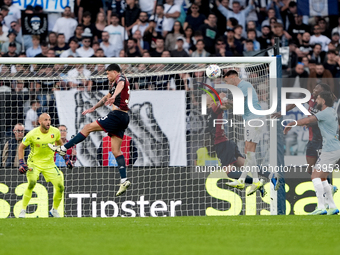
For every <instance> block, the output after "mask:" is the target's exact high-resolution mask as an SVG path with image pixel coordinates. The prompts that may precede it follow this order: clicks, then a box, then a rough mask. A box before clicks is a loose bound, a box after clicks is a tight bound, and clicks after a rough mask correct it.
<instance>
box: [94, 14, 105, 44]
mask: <svg viewBox="0 0 340 255" xmlns="http://www.w3.org/2000/svg"><path fill="white" fill-rule="evenodd" d="M106 26H107V23H106V20H105V15H104V13H102V12H99V13H98V14H97V19H96V24H95V30H94V41H95V42H97V41H99V42H101V41H102V33H103V31H104V28H105V27H106Z"/></svg>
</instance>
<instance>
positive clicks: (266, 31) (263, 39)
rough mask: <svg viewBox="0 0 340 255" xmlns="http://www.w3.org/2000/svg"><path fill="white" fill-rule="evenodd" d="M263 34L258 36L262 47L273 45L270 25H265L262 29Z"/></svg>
mask: <svg viewBox="0 0 340 255" xmlns="http://www.w3.org/2000/svg"><path fill="white" fill-rule="evenodd" d="M261 33H262V35H261V36H260V37H258V38H257V41H258V42H259V43H260V48H261V50H262V49H267V48H268V47H270V46H271V42H270V38H271V35H272V34H271V31H270V26H263V27H262V29H261Z"/></svg>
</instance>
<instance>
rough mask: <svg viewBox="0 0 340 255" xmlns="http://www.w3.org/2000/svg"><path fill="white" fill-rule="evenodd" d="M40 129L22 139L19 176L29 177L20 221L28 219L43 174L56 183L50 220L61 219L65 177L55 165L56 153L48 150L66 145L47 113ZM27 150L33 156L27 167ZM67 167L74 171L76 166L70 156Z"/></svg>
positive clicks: (42, 117)
mask: <svg viewBox="0 0 340 255" xmlns="http://www.w3.org/2000/svg"><path fill="white" fill-rule="evenodd" d="M39 124H40V126H39V127H36V128H34V129H32V130H31V131H30V132H28V134H27V135H26V136H25V137H24V138H23V139H22V142H21V144H20V145H19V152H18V157H19V165H20V167H19V172H20V173H21V174H24V173H26V176H27V182H28V183H27V184H28V185H27V188H26V190H25V193H24V197H23V199H22V209H21V211H20V214H19V218H25V216H26V207H27V205H28V203H29V201H30V200H31V197H32V191H33V189H34V186H35V184H36V183H37V180H38V179H39V175H40V173H42V174H43V175H44V177H45V180H46V181H47V182H52V184H53V186H54V188H55V193H54V197H53V207H52V209H51V211H50V216H52V217H57V218H59V217H60V215H59V213H58V211H57V209H58V207H59V204H60V202H61V199H62V197H63V192H64V176H63V173H62V172H61V171H60V170H59V168H58V167H57V166H56V165H55V163H54V153H53V152H52V151H51V150H50V149H49V148H48V146H47V144H49V143H53V144H55V143H57V144H59V145H62V144H63V142H62V140H61V139H60V131H59V129H57V128H55V127H52V126H51V117H50V115H48V114H47V113H42V114H41V115H40V116H39ZM27 146H30V147H31V152H30V154H29V156H28V160H27V165H26V164H25V162H24V150H25V148H26V147H27ZM64 159H65V163H66V165H67V167H68V168H70V169H72V167H73V166H72V162H71V160H70V158H69V156H67V155H64Z"/></svg>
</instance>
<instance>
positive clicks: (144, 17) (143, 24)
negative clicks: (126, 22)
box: [132, 12, 149, 36]
mask: <svg viewBox="0 0 340 255" xmlns="http://www.w3.org/2000/svg"><path fill="white" fill-rule="evenodd" d="M148 26H149V22H148V14H147V13H146V12H141V13H140V14H139V18H138V20H137V21H136V24H135V25H134V26H133V27H132V34H134V33H135V32H136V31H137V30H139V31H140V32H141V34H142V36H143V35H144V31H145V29H146V28H147V27H148Z"/></svg>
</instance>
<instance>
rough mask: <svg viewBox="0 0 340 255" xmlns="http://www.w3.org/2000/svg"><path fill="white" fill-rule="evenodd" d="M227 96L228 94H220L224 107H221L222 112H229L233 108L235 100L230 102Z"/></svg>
mask: <svg viewBox="0 0 340 255" xmlns="http://www.w3.org/2000/svg"><path fill="white" fill-rule="evenodd" d="M226 96H227V94H226V93H224V92H221V93H220V94H219V97H220V98H221V100H222V105H221V109H222V110H228V109H231V108H233V100H229V99H228V98H227V97H226Z"/></svg>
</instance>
